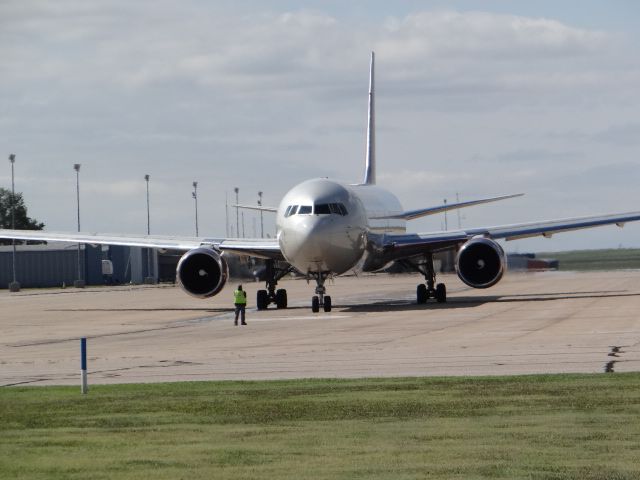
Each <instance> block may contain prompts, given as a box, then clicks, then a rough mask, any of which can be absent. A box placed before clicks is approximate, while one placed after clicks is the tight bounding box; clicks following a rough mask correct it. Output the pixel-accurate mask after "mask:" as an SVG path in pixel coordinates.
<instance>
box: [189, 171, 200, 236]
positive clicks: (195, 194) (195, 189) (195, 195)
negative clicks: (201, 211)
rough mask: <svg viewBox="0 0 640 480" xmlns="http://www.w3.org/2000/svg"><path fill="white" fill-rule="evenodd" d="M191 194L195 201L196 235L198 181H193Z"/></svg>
mask: <svg viewBox="0 0 640 480" xmlns="http://www.w3.org/2000/svg"><path fill="white" fill-rule="evenodd" d="M191 196H192V197H193V199H194V200H195V203H196V237H197V236H199V235H198V182H193V192H191Z"/></svg>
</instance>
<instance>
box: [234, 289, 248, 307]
mask: <svg viewBox="0 0 640 480" xmlns="http://www.w3.org/2000/svg"><path fill="white" fill-rule="evenodd" d="M233 297H234V302H233V303H240V304H245V305H246V304H247V292H245V291H244V290H236V291H235V292H233Z"/></svg>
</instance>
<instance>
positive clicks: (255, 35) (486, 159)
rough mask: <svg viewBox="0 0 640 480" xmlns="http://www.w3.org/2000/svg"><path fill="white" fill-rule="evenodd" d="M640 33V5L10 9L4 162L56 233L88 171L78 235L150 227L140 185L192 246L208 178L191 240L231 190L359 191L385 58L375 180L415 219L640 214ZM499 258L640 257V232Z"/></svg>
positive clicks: (164, 4)
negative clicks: (433, 211) (337, 186)
mask: <svg viewBox="0 0 640 480" xmlns="http://www.w3.org/2000/svg"><path fill="white" fill-rule="evenodd" d="M639 20H640V3H638V2H634V1H631V0H628V1H624V0H612V1H609V2H601V1H594V0H586V1H562V2H558V1H544V0H543V1H537V2H513V1H483V2H477V1H402V0H400V1H394V2H387V1H378V0H373V1H365V0H362V1H359V0H354V1H350V2H344V1H325V2H319V1H307V2H304V1H295V2H294V1H284V0H282V1H268V0H267V1H245V2H238V1H217V2H209V1H204V0H185V1H181V2H176V1H168V0H154V1H151V0H139V1H134V2H131V1H129V0H110V1H91V2H87V1H85V0H56V1H55V2H51V1H37V0H4V1H3V2H0V152H2V151H4V152H5V158H8V155H9V154H10V153H14V154H16V163H15V181H16V190H17V191H19V192H23V193H24V196H25V199H26V202H27V205H28V207H29V214H30V216H32V217H35V218H36V219H38V220H39V221H42V222H44V223H45V224H46V225H47V227H46V228H47V229H49V230H52V231H74V230H75V229H76V228H77V225H76V175H75V171H74V170H73V164H75V163H79V164H81V170H80V174H79V178H80V197H81V198H80V208H81V218H82V221H81V223H82V230H83V231H91V232H120V233H132V234H141V233H146V229H147V212H146V184H145V180H144V176H145V175H146V174H148V175H150V181H149V188H150V205H151V209H150V217H151V233H152V234H163V235H170V234H177V235H193V234H195V219H194V210H195V209H194V207H195V205H194V199H193V198H192V190H193V187H192V182H194V181H197V182H198V213H199V231H200V234H201V235H207V236H225V235H226V234H227V222H226V216H225V202H226V199H227V198H228V202H229V204H232V203H234V201H235V198H234V193H233V189H234V187H238V188H239V191H240V192H239V198H240V202H241V203H248V204H255V203H256V202H257V200H258V192H259V191H262V192H263V204H264V205H266V206H277V204H278V202H279V200H280V198H281V197H282V196H283V195H284V194H285V193H286V192H287V191H288V190H289V189H290V188H291V187H293V186H294V185H295V184H297V183H299V182H301V181H303V180H305V179H308V178H313V177H329V178H333V179H336V180H341V181H345V182H349V183H355V182H358V181H360V180H361V178H362V175H363V168H364V152H365V142H366V138H365V133H366V116H367V88H368V64H369V55H370V52H371V51H372V50H373V51H375V52H376V122H377V139H376V141H377V161H378V165H377V171H378V172H377V173H378V183H379V184H380V185H381V186H383V187H387V188H388V189H390V190H391V191H393V192H394V193H395V194H396V195H397V196H398V198H399V199H400V201H401V203H402V204H403V206H404V207H405V208H406V209H408V210H409V209H417V208H421V207H426V206H432V205H439V204H441V203H442V201H443V199H445V198H446V199H447V201H448V202H449V203H451V202H453V201H455V199H456V196H457V197H458V198H459V199H460V200H461V201H464V200H472V199H474V198H481V197H484V196H493V195H502V194H510V193H525V196H524V197H521V198H517V199H513V200H508V201H505V202H501V203H497V204H491V205H485V206H479V207H473V208H470V209H465V210H462V211H460V217H458V215H457V214H456V213H453V214H449V215H448V218H447V225H448V227H449V228H457V227H458V224H460V225H461V226H462V227H463V228H464V227H478V226H492V225H502V224H511V223H517V222H525V221H535V220H543V219H554V218H564V217H575V216H582V215H590V214H599V213H607V212H626V211H633V210H640V208H638V200H639V197H640V195H639V194H638V185H639V184H640V173H639V169H638V163H639V158H640V155H639V153H640V89H639V87H638V86H639V85H640V57H639V56H638V55H637V52H638V47H639V46H640V38H639V36H640V33H639V31H638V29H637V24H638V21H639ZM0 186H4V187H6V188H10V186H11V169H10V164H9V162H8V161H6V163H5V167H4V168H2V167H1V164H0ZM244 216H245V218H244V231H245V235H246V236H254V235H258V236H259V235H260V220H259V216H257V215H255V214H254V213H250V212H246V213H245V215H244ZM229 219H230V223H231V226H230V233H235V226H234V225H233V224H235V212H234V211H233V210H232V209H231V208H230V209H229ZM264 225H265V232H266V233H270V234H271V235H273V230H274V226H273V214H268V213H266V214H265V215H264ZM444 226H445V219H444V216H443V215H438V216H434V217H428V218H424V219H420V220H415V221H412V222H410V223H409V230H411V231H417V232H428V231H434V230H441V229H443V228H444ZM241 233H242V228H241ZM505 246H506V248H507V250H508V251H519V252H525V251H526V252H528V251H553V250H569V249H586V248H609V247H614V248H616V247H620V246H621V247H640V225H633V224H629V225H626V226H625V228H624V229H619V228H617V227H604V228H600V229H594V230H590V231H582V232H576V233H568V234H563V235H556V236H554V237H553V238H551V239H542V238H538V239H529V240H519V241H514V242H508V243H507V244H506V245H505Z"/></svg>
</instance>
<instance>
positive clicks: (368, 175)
mask: <svg viewBox="0 0 640 480" xmlns="http://www.w3.org/2000/svg"><path fill="white" fill-rule="evenodd" d="M374 64H375V53H374V52H371V65H370V66H369V115H368V120H369V121H368V124H367V154H366V160H365V171H364V182H363V183H364V184H365V185H374V184H375V183H376V106H375V81H374V76H373V74H374Z"/></svg>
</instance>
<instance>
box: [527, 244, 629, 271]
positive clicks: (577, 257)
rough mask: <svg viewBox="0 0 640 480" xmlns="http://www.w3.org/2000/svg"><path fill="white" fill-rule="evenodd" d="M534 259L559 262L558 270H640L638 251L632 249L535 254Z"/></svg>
mask: <svg viewBox="0 0 640 480" xmlns="http://www.w3.org/2000/svg"><path fill="white" fill-rule="evenodd" d="M536 257H538V258H555V259H557V260H559V262H560V265H559V270H570V271H580V270H620V269H628V268H633V269H640V250H638V249H633V248H615V249H609V250H576V251H570V252H543V253H538V254H536Z"/></svg>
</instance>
